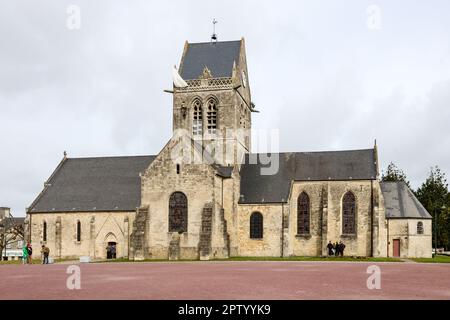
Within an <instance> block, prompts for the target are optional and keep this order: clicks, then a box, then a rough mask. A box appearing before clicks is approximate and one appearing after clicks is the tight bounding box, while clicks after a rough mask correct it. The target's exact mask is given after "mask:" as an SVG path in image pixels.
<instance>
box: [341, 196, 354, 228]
mask: <svg viewBox="0 0 450 320" xmlns="http://www.w3.org/2000/svg"><path fill="white" fill-rule="evenodd" d="M342 233H343V234H355V233H356V199H355V195H354V194H353V193H351V192H350V191H349V192H347V193H346V194H345V195H344V197H343V198H342Z"/></svg>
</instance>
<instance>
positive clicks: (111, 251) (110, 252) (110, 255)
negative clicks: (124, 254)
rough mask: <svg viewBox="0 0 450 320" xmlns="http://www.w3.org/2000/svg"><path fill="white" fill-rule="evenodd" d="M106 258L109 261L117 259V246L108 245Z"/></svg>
mask: <svg viewBox="0 0 450 320" xmlns="http://www.w3.org/2000/svg"><path fill="white" fill-rule="evenodd" d="M106 258H107V259H115V258H116V245H115V244H108V246H107V247H106Z"/></svg>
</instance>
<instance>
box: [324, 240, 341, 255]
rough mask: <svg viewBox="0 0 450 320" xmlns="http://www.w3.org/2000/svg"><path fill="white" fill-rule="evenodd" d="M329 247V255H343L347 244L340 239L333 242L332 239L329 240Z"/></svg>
mask: <svg viewBox="0 0 450 320" xmlns="http://www.w3.org/2000/svg"><path fill="white" fill-rule="evenodd" d="M327 249H328V255H329V256H336V257H338V256H341V257H343V256H344V249H345V244H344V243H343V242H342V241H340V242H339V243H338V242H337V241H336V242H335V243H332V242H331V241H330V242H328V245H327Z"/></svg>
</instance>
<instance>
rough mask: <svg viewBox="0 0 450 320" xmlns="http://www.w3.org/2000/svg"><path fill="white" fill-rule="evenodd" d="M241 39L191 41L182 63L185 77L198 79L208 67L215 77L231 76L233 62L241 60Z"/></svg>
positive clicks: (181, 72) (182, 72)
mask: <svg viewBox="0 0 450 320" xmlns="http://www.w3.org/2000/svg"><path fill="white" fill-rule="evenodd" d="M240 50H241V40H238V41H222V42H215V43H214V42H212V43H211V42H203V43H189V44H188V46H187V49H186V52H185V54H184V57H183V59H182V61H181V65H180V75H181V77H182V78H183V79H185V80H189V79H198V78H199V76H200V75H201V74H202V73H203V69H204V68H205V66H206V67H208V69H209V71H211V74H212V76H213V77H214V78H222V77H231V75H232V71H233V63H234V62H236V64H237V63H238V61H239V53H240Z"/></svg>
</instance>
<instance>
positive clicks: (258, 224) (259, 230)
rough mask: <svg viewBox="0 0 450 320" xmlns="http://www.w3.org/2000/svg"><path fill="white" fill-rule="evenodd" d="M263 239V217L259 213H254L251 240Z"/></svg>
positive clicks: (251, 221)
mask: <svg viewBox="0 0 450 320" xmlns="http://www.w3.org/2000/svg"><path fill="white" fill-rule="evenodd" d="M262 238H263V216H262V214H261V213H259V212H253V213H252V215H251V216H250V239H262Z"/></svg>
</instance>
